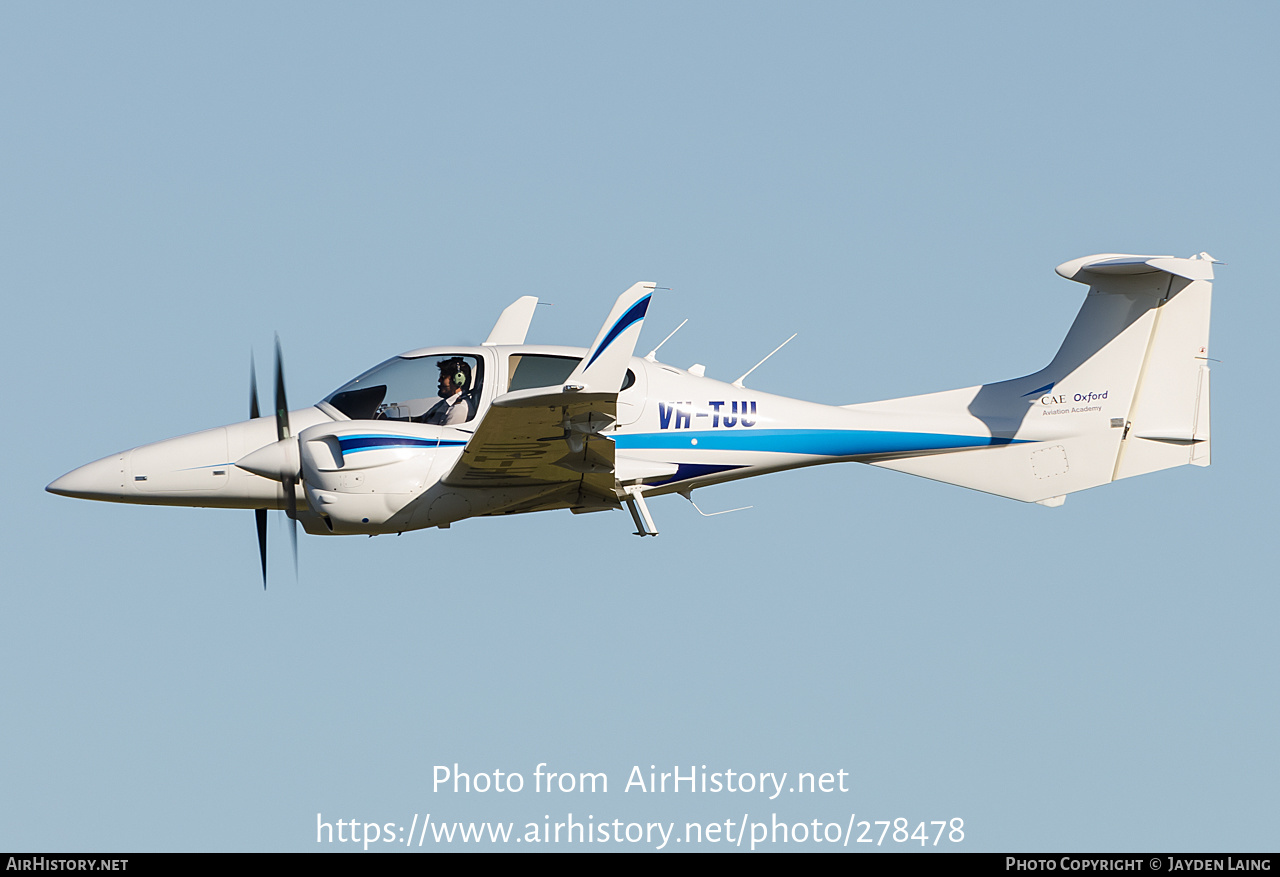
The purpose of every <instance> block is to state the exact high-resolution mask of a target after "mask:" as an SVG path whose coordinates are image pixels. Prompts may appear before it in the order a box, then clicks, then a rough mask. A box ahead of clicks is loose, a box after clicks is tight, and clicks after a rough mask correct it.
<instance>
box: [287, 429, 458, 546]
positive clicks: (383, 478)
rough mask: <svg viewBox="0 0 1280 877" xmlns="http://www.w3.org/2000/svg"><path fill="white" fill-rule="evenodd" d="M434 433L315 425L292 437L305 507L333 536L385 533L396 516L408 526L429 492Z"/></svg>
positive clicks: (437, 440) (436, 440)
mask: <svg viewBox="0 0 1280 877" xmlns="http://www.w3.org/2000/svg"><path fill="white" fill-rule="evenodd" d="M439 445H440V427H438V426H429V425H425V424H416V423H401V422H397V421H386V420H371V421H350V422H347V423H343V424H342V425H341V426H337V425H336V424H333V423H327V424H321V425H319V426H314V427H311V428H310V429H306V430H303V431H302V433H301V434H299V436H298V456H299V458H300V460H301V463H302V479H303V483H304V485H305V487H306V494H307V504H308V505H310V507H311V510H312V511H313V512H315V513H316V514H317V515H319V516H320V517H321V518H322V519H323V520H324V522H325V524H326V525H327V526H328V527H329V529H330V531H331V532H333V533H335V534H359V533H369V532H375V531H376V532H386V530H387V524H388V522H389V521H391V519H392V518H395V517H397V516H400V517H403V518H404V525H405V526H404V529H406V530H408V529H413V526H412V524H411V521H412V518H413V515H414V509H413V507H412V506H413V503H414V501H415V500H416V499H417V498H418V497H419V496H421V495H422V494H423V493H424V491H426V490H427V489H429V488H430V487H431V485H432V484H433V483H434V481H435V480H436V479H438V478H439V477H440V473H439V472H435V473H434V474H433V472H432V469H433V467H434V466H435V464H436V456H437V452H438V450H439Z"/></svg>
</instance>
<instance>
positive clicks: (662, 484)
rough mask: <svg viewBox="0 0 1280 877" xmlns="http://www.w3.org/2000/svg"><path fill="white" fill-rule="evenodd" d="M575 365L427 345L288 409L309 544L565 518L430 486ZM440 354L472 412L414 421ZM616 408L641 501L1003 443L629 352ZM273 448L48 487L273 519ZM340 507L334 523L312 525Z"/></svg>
mask: <svg viewBox="0 0 1280 877" xmlns="http://www.w3.org/2000/svg"><path fill="white" fill-rule="evenodd" d="M585 354H586V350H584V349H583V348H575V347H558V346H549V345H521V346H481V347H469V348H457V347H451V348H423V349H420V350H415V351H411V352H409V353H406V354H403V355H401V356H399V357H394V358H393V359H391V360H388V361H387V362H385V363H382V364H381V365H379V366H376V367H375V368H373V369H371V370H370V371H369V372H366V373H365V374H364V375H361V376H360V377H358V378H356V379H354V380H352V381H350V382H348V383H347V384H345V385H343V387H340V388H339V389H338V390H337V391H335V392H334V393H332V394H330V396H328V397H326V398H325V399H324V400H322V401H321V402H319V403H317V404H316V405H314V406H311V407H308V408H302V409H297V410H294V411H291V412H290V415H289V418H290V423H291V424H292V429H293V433H294V434H295V435H297V436H298V441H299V443H300V446H301V447H302V448H304V454H303V456H304V461H303V466H302V472H303V475H304V477H303V479H302V480H301V481H300V482H299V483H298V484H297V486H296V488H295V490H296V505H297V506H298V508H299V509H301V510H303V512H302V513H301V514H300V519H301V520H302V522H303V524H304V526H305V527H306V529H307V530H308V531H309V532H314V533H373V532H402V531H404V530H410V529H419V528H421V527H430V526H447V525H448V524H449V523H451V522H452V521H455V520H459V519H461V518H465V517H472V516H476V515H485V514H502V513H507V512H510V511H537V510H541V509H545V508H575V507H577V505H578V504H579V503H575V501H574V500H573V499H572V498H570V499H566V498H565V497H564V496H563V495H562V493H561V494H557V495H556V496H555V497H549V498H548V499H547V500H546V502H542V503H540V502H539V497H538V492H537V490H536V489H534V488H529V489H523V490H510V489H507V490H486V489H485V488H482V487H450V488H448V489H445V488H444V487H443V486H442V485H441V484H440V483H439V482H440V479H441V478H442V477H444V475H445V474H446V473H448V472H449V470H450V469H451V468H452V467H453V465H454V463H455V462H456V461H457V460H458V458H459V456H460V455H461V454H462V450H463V448H464V447H465V446H466V444H467V442H468V440H469V439H470V437H471V435H472V433H473V432H474V430H475V428H476V426H477V424H478V423H479V422H480V420H481V419H482V418H483V417H484V414H485V412H486V411H487V410H488V409H489V407H490V406H491V405H492V403H493V400H494V399H495V398H497V397H498V396H501V395H502V394H504V393H507V392H510V391H512V390H518V389H527V388H528V387H531V386H534V387H536V386H542V385H546V384H553V383H555V382H556V381H562V380H563V379H564V377H565V375H567V374H568V373H569V372H570V371H572V370H573V368H574V367H575V366H576V365H577V363H578V362H579V361H580V360H581V359H582V358H583V357H584V355H585ZM451 358H452V359H454V360H457V359H461V360H463V361H465V362H466V363H467V364H468V370H469V371H470V372H471V378H470V379H471V380H472V381H473V386H472V387H471V388H470V394H471V395H470V399H471V402H472V408H473V413H472V416H471V418H470V419H469V420H467V421H465V422H461V423H455V424H452V425H443V424H431V423H426V422H422V420H423V418H424V416H425V415H426V412H427V411H428V410H429V409H430V407H431V406H432V405H434V404H435V403H436V402H438V401H439V400H438V399H437V398H436V387H437V381H436V378H437V376H438V369H437V364H438V363H440V362H442V361H446V360H449V359H451ZM616 410H617V416H616V422H615V423H614V424H613V426H612V427H611V428H609V429H607V430H606V431H605V432H603V433H602V434H603V435H605V436H607V437H609V438H611V439H612V440H613V443H614V447H615V449H616V455H617V461H616V467H617V476H618V479H619V482H623V481H628V480H630V481H633V482H634V483H639V484H643V486H644V490H645V492H646V493H647V494H648V495H660V494H663V493H670V492H676V491H679V492H683V493H687V492H688V491H690V490H692V489H694V488H697V487H703V486H707V485H710V484H714V483H718V482H723V481H728V480H733V479H737V478H745V477H749V476H752V475H758V474H762V473H765V472H772V471H779V470H783V469H790V468H796V467H800V466H811V465H816V464H820V463H827V462H836V461H842V460H859V459H864V460H866V459H874V458H876V457H878V456H883V455H901V454H909V453H914V452H923V451H937V450H941V449H946V448H957V449H959V448H966V447H977V446H984V445H991V444H1000V443H1007V442H1008V441H1009V438H1008V437H1005V436H999V435H992V433H991V431H990V430H989V428H987V427H986V426H984V424H983V423H982V422H981V421H980V420H977V419H975V418H957V422H955V423H952V424H947V426H948V427H950V428H949V429H947V430H946V431H943V432H939V431H936V430H933V431H922V430H920V429H919V428H918V425H916V426H913V424H912V423H911V422H910V420H911V419H910V418H906V419H904V418H903V417H902V416H900V415H898V414H896V413H895V412H893V411H878V410H867V411H859V410H857V408H841V407H836V406H830V405H822V404H818V403H813V402H805V401H801V400H798V399H791V398H787V397H783V396H776V395H773V394H769V393H762V392H759V391H757V390H753V389H749V388H745V387H742V386H737V385H735V384H730V383H725V382H722V381H717V380H714V379H712V378H708V377H705V376H703V375H700V374H697V373H694V372H690V371H686V370H684V369H679V368H676V367H674V366H670V365H666V364H664V363H661V362H658V361H656V360H653V359H646V358H640V357H632V358H631V359H630V362H629V365H628V370H627V376H626V378H625V380H624V382H623V387H622V389H621V391H620V392H619V394H618V398H617V409H616ZM966 421H967V422H966ZM275 443H276V425H275V422H274V419H273V418H266V417H264V418H257V419H254V420H249V421H243V422H240V423H233V424H229V425H226V426H220V427H217V428H215V429H209V430H204V431H202V432H197V433H193V434H190V435H185V436H180V437H178V438H173V439H168V440H165V441H161V442H155V443H153V444H147V445H142V446H140V447H137V448H133V449H131V450H127V451H122V452H120V453H117V454H112V455H111V456H109V457H105V458H103V459H101V460H98V461H96V462H93V463H90V464H88V465H86V466H82V467H80V468H79V469H76V470H74V471H72V472H69V473H68V474H66V475H64V476H63V477H61V478H59V479H58V480H56V481H54V482H53V483H52V484H50V485H49V487H48V490H49V491H50V492H53V493H57V494H62V495H65V496H73V497H79V498H83V499H95V500H103V501H108V502H122V503H141V504H148V505H175V506H204V507H215V508H254V509H260V508H276V509H283V508H286V507H287V505H288V504H287V503H286V502H285V496H284V492H283V491H284V488H283V486H282V483H281V481H280V480H274V479H273V478H269V477H264V476H263V475H260V474H254V472H251V471H248V470H247V469H245V468H241V467H240V466H237V465H236V463H237V461H244V460H245V458H246V457H249V456H250V455H251V454H253V453H254V452H255V451H260V450H261V449H264V448H267V447H268V446H271V445H273V444H275ZM339 505H341V506H343V508H344V514H343V515H340V516H337V517H334V518H330V517H327V516H326V515H324V510H325V509H326V508H336V507H337V506H339ZM596 507H599V506H594V507H592V508H580V509H578V510H594V509H595V508H596ZM308 509H319V510H320V511H321V514H320V515H319V517H318V518H317V516H316V515H314V514H308V513H307V511H306V510H308ZM335 520H337V521H338V524H337V525H336V526H335V524H334V521H335Z"/></svg>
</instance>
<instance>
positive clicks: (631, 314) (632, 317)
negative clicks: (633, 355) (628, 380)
mask: <svg viewBox="0 0 1280 877" xmlns="http://www.w3.org/2000/svg"><path fill="white" fill-rule="evenodd" d="M652 297H653V293H652V292H651V293H649V294H648V295H646V296H645V297H644V298H642V299H640V301H638V302H636V303H635V304H633V305H632V306H631V307H630V308H628V309H627V312H626V313H625V314H623V315H622V316H621V317H619V318H618V322H616V323H614V324H613V328H612V329H610V330H609V334H608V335H605V336H604V340H603V341H601V342H600V347H599V348H598V349H597V350H596V352H595V353H593V354H591V359H590V360H589V361H588V362H587V368H591V363H593V362H595V361H596V359H597V358H599V356H600V354H602V353H604V351H605V348H606V347H608V346H609V345H610V344H612V343H613V340H614V339H615V338H617V337H618V336H619V335H621V334H622V333H623V332H625V331H627V329H628V328H630V326H631V324H632V323H634V322H636V321H637V320H643V319H644V314H645V311H647V310H648V309H649V299H650V298H652Z"/></svg>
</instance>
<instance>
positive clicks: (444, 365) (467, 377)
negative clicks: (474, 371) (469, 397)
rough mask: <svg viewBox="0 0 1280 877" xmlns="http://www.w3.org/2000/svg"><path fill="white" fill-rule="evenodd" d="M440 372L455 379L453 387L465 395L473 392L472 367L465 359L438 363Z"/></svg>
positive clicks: (443, 360) (444, 360)
mask: <svg viewBox="0 0 1280 877" xmlns="http://www.w3.org/2000/svg"><path fill="white" fill-rule="evenodd" d="M436 365H437V366H439V368H440V371H442V372H444V373H445V374H447V375H449V376H450V377H452V378H453V386H454V387H456V388H457V389H459V390H461V391H462V392H463V393H470V392H471V366H470V365H469V364H468V363H467V361H466V360H465V359H458V358H456V357H455V358H454V359H442V360H440V361H439V362H437V363H436Z"/></svg>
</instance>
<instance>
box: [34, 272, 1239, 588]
mask: <svg viewBox="0 0 1280 877" xmlns="http://www.w3.org/2000/svg"><path fill="white" fill-rule="evenodd" d="M1213 264H1214V260H1213V259H1212V258H1211V257H1210V256H1209V255H1208V254H1206V253H1201V254H1200V255H1198V256H1194V257H1192V258H1189V259H1180V258H1174V257H1170V256H1132V255H1117V254H1105V255H1098V256H1088V257H1085V258H1082V259H1076V260H1074V261H1072V262H1067V263H1065V264H1063V265H1060V266H1058V269H1057V270H1058V273H1059V274H1060V275H1062V276H1063V277H1065V278H1067V279H1069V280H1075V281H1078V282H1080V283H1085V284H1088V286H1089V293H1088V296H1087V297H1086V298H1085V302H1084V306H1083V307H1082V308H1081V309H1080V313H1079V315H1078V316H1077V317H1076V320H1075V323H1074V324H1073V325H1072V326H1071V330H1070V331H1069V332H1068V333H1067V337H1066V340H1065V341H1064V342H1063V344H1062V347H1061V349H1060V350H1059V351H1058V354H1057V356H1055V357H1054V358H1053V361H1052V362H1051V363H1049V365H1048V366H1046V367H1045V368H1043V369H1041V370H1040V371H1038V372H1035V373H1034V374H1030V375H1027V376H1026V377H1021V378H1014V379H1013V380H1008V381H1001V382H1000V383H995V384H984V385H983V386H980V387H969V388H967V389H963V390H949V391H946V392H942V393H931V394H929V395H924V396H910V397H907V398H905V399H891V400H887V401H883V402H866V403H862V404H857V405H844V406H832V405H821V404H817V403H814V402H802V401H800V400H798V399H789V398H785V397H782V396H774V395H770V394H768V393H761V392H758V391H756V390H752V389H748V388H747V387H745V386H744V385H743V378H745V377H746V375H744V376H743V378H739V379H738V380H736V381H734V382H733V383H723V382H721V381H717V380H713V379H711V378H708V377H705V376H704V375H703V368H702V366H697V365H695V366H692V367H691V368H690V369H689V370H687V371H686V370H683V369H679V368H674V367H672V366H669V365H665V364H663V363H660V362H658V360H657V358H656V357H655V356H654V353H650V354H649V355H648V356H646V357H644V358H638V357H635V356H633V355H632V354H633V352H634V350H635V346H636V341H637V339H638V337H639V335H640V328H641V324H642V322H643V320H644V316H645V312H646V310H647V308H648V306H649V300H650V297H651V296H652V294H653V291H654V284H652V283H637V284H636V285H635V286H632V287H631V288H630V289H628V290H627V291H626V292H624V293H623V294H622V295H621V296H620V297H619V298H618V300H617V302H616V303H615V304H614V306H613V310H612V311H610V313H609V316H608V319H606V320H605V322H604V325H603V327H602V328H601V329H600V333H599V334H598V335H597V336H596V339H595V342H594V343H593V344H592V345H591V347H590V348H588V349H586V350H583V349H581V348H574V347H551V346H545V345H531V344H526V343H525V335H526V334H527V332H528V328H529V323H530V321H531V320H532V318H533V311H534V306H535V305H536V303H537V299H536V298H533V297H532V296H525V297H523V298H520V299H518V300H517V301H516V302H515V303H513V304H512V305H511V306H509V307H508V308H507V309H506V310H504V311H503V312H502V315H501V317H499V319H498V322H497V324H496V325H495V326H494V327H493V331H492V332H490V334H489V338H488V340H487V341H485V342H484V343H483V344H482V345H480V346H479V347H428V348H423V349H421V350H414V351H411V352H409V353H405V354H402V355H401V356H397V357H395V358H393V359H390V360H387V361H386V362H384V363H382V364H381V365H379V366H376V367H375V368H372V369H370V370H369V371H367V372H365V373H364V374H362V375H360V376H359V377H357V378H356V379H355V380H353V381H350V382H348V383H346V384H344V385H343V386H341V387H339V388H338V389H337V390H336V391H334V392H333V393H332V394H331V395H330V396H328V397H326V398H325V399H324V400H323V401H321V402H319V403H317V404H316V405H314V406H312V407H310V408H303V409H299V410H295V411H289V410H288V405H287V403H286V402H285V393H284V381H283V372H282V368H281V366H280V359H279V345H278V344H277V349H276V355H277V356H276V414H275V416H274V417H262V418H259V417H258V403H257V390H256V386H255V387H254V388H253V389H252V390H251V401H250V417H251V419H250V420H248V421H245V422H243V423H236V424H232V425H230V426H221V427H218V428H217V429H210V430H205V431H204V432H198V433H194V434H192V435H187V436H182V437H180V438H174V439H169V440H168V441H162V442H157V443H155V444H149V445H143V446H142V447H138V448H134V449H132V450H128V451H123V452H121V453H118V454H112V455H111V456H109V457H105V458H103V459H101V460H99V461H97V462H96V463H90V464H88V465H87V466H82V467H80V468H79V469H76V470H74V471H72V472H69V473H68V474H66V475H63V476H62V477H61V478H59V479H58V480H57V481H55V482H53V483H52V484H50V485H49V487H48V488H47V489H48V490H49V491H50V492H52V493H57V494H62V495H64V496H73V497H80V498H83V499H97V500H106V501H108V502H126V503H144V504H150V505H177V506H210V507H218V508H244V509H255V510H257V522H258V537H259V548H260V553H261V556H262V566H263V582H264V584H265V581H266V513H267V509H284V510H285V511H286V512H287V513H288V515H289V517H290V518H292V519H293V521H295V522H297V521H301V522H302V525H303V527H304V529H305V530H306V531H307V532H308V533H313V534H320V535H330V534H335V535H348V534H364V535H376V534H380V533H402V532H404V531H406V530H417V529H421V528H424V527H441V528H447V527H449V525H451V524H453V523H454V522H455V521H460V520H463V519H465V518H472V517H477V516H481V515H507V514H516V513H520V512H535V511H546V510H549V509H566V508H567V509H569V510H571V511H573V512H575V513H580V512H594V511H602V510H606V509H616V508H621V507H622V506H623V505H625V506H626V507H627V509H628V510H629V511H630V512H631V517H632V519H633V521H634V522H635V526H636V534H637V535H639V536H654V535H657V532H658V531H657V528H656V527H655V526H654V523H653V518H652V516H651V515H650V513H649V509H648V506H647V503H646V500H647V499H648V498H649V497H651V496H661V495H662V494H669V493H679V494H681V495H683V496H684V497H686V498H688V499H690V501H692V497H691V494H692V492H693V491H694V490H695V489H697V488H700V487H706V486H709V485H712V484H717V483H719V482H723V481H730V480H734V479H738V478H747V477H750V476H752V475H762V474H764V473H767V472H777V471H781V470H783V469H793V468H796V467H799V466H813V465H816V464H819V463H837V462H844V461H854V462H860V463H869V464H871V465H873V466H880V467H883V468H886V469H897V470H899V471H901V472H909V473H911V474H913V475H921V476H923V477H925V478H931V479H934V480H936V481H944V482H947V483H950V484H958V485H960V486H962V487H969V488H972V489H974V490H981V491H985V492H987V493H993V494H996V495H997V496H1006V497H1009V498H1011V499H1017V500H1022V501H1024V502H1037V503H1040V504H1042V505H1046V506H1056V505H1060V504H1061V503H1062V502H1063V499H1064V497H1065V496H1066V495H1067V494H1068V493H1074V492H1075V491H1077V490H1084V489H1085V488H1089V487H1095V486H1097V485H1099V484H1106V483H1107V482H1109V481H1114V480H1116V479H1119V478H1128V477H1130V476H1132V475H1141V474H1144V473H1146V472H1153V471H1155V470H1157V469H1166V468H1169V467H1172V466H1181V465H1184V464H1187V463H1190V464H1192V465H1197V466H1207V465H1209V367H1208V343H1209V305H1210V293H1211V286H1212V279H1213ZM668 337H670V336H668ZM659 346H661V345H659ZM654 352H655V353H656V350H655V351H654ZM766 358H767V357H766ZM748 374H750V372H748ZM254 383H255V384H256V381H255V382H254ZM293 532H294V533H295V536H294V540H295V541H294V552H295V561H296V551H297V543H296V523H295V526H294V529H293Z"/></svg>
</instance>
